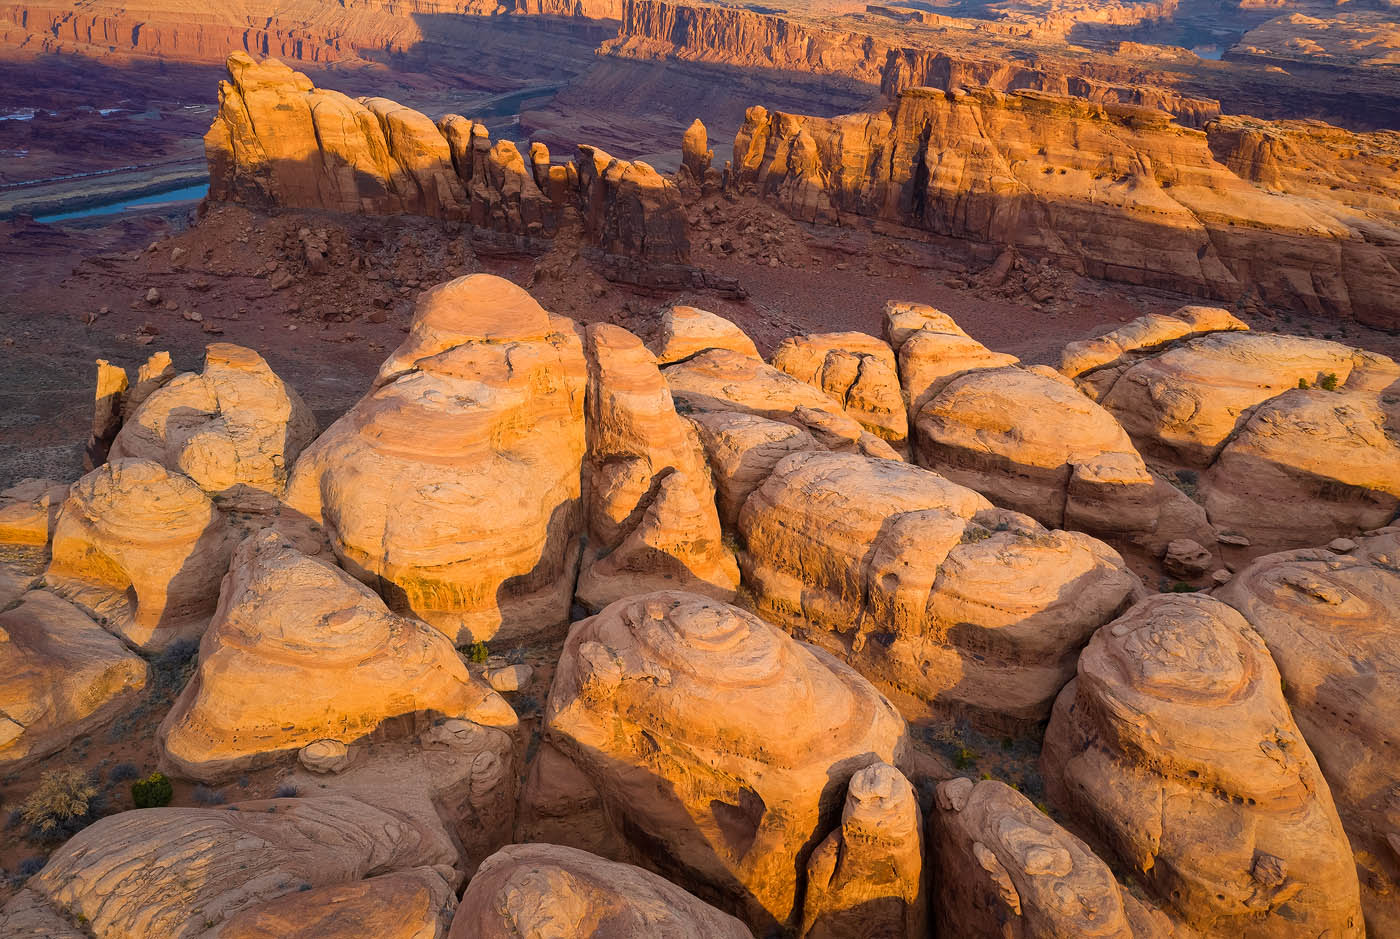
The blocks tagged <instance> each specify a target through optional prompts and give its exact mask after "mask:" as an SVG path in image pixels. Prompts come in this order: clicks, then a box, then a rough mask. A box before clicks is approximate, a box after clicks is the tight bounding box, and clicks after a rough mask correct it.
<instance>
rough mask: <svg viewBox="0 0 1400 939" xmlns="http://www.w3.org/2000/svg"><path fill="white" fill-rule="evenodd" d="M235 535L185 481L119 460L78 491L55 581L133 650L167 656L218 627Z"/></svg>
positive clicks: (67, 513)
mask: <svg viewBox="0 0 1400 939" xmlns="http://www.w3.org/2000/svg"><path fill="white" fill-rule="evenodd" d="M233 544H234V536H233V533H232V528H231V526H230V524H229V522H228V520H227V519H226V518H225V517H224V516H223V515H222V514H221V513H220V512H219V510H218V509H217V508H215V507H214V503H213V502H211V501H210V500H209V497H208V496H207V495H205V494H204V492H203V491H202V490H201V489H200V488H199V487H198V486H196V485H195V484H194V483H193V482H191V481H190V480H189V479H188V478H186V477H185V476H182V475H180V474H179V473H171V472H170V471H169V470H167V469H166V468H165V467H163V466H161V465H160V464H159V463H153V462H151V461H149V460H114V461H112V462H111V463H108V464H106V465H104V466H102V467H100V468H98V469H96V470H94V471H92V472H91V473H88V474H87V475H86V476H84V477H83V478H82V479H80V480H78V481H77V482H76V483H74V484H73V488H72V490H71V492H70V494H69V496H68V499H67V500H66V501H65V502H64V503H63V508H62V509H61V510H60V511H59V515H58V523H57V524H56V525H55V527H54V535H53V549H52V550H53V558H52V560H51V561H50V563H49V568H48V573H47V574H46V575H45V581H46V583H47V584H48V585H49V586H50V587H52V588H53V589H54V591H55V592H57V593H58V594H59V595H61V596H63V597H65V598H67V599H69V600H71V601H72V602H73V603H75V604H77V605H78V606H79V607H81V608H82V609H84V610H86V611H87V612H88V613H90V614H91V615H92V616H93V617H94V618H95V619H97V621H98V622H100V623H102V625H103V626H104V627H106V628H107V629H108V630H110V631H111V632H113V633H115V634H116V635H118V636H119V637H121V638H122V639H123V640H125V641H126V642H127V643H128V644H130V645H132V646H134V647H135V648H137V649H140V650H141V651H144V652H159V651H161V650H163V649H165V648H167V647H169V646H170V645H171V644H172V643H174V642H176V641H178V640H186V641H191V640H197V639H198V638H199V636H200V635H201V634H202V633H203V632H204V628H205V627H206V626H208V624H209V617H210V616H211V615H212V614H213V612H214V606H215V603H216V602H217V600H218V597H219V581H220V579H221V578H222V577H223V576H224V571H225V570H227V568H228V560H229V556H230V554H231V553H232V551H233Z"/></svg>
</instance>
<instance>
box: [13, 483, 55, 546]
mask: <svg viewBox="0 0 1400 939" xmlns="http://www.w3.org/2000/svg"><path fill="white" fill-rule="evenodd" d="M67 498H68V484H67V483H60V482H56V481H54V480H52V479H33V478H30V479H21V480H20V481H19V482H17V483H15V484H14V485H13V486H11V487H10V488H8V489H5V490H0V544H4V545H17V546H21V547H27V548H42V547H47V546H48V543H49V540H50V539H51V538H52V537H53V528H54V524H55V523H57V521H58V510H59V509H60V508H61V507H62V506H63V500H64V499H67Z"/></svg>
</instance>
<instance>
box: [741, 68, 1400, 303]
mask: <svg viewBox="0 0 1400 939" xmlns="http://www.w3.org/2000/svg"><path fill="white" fill-rule="evenodd" d="M1242 120H1250V119H1242ZM1257 123H1258V124H1259V125H1261V127H1262V128H1263V130H1262V132H1263V133H1265V134H1268V133H1271V132H1272V131H1271V126H1272V125H1270V124H1269V122H1257ZM1236 130H1237V129H1236V127H1235V124H1233V123H1227V124H1218V123H1210V124H1207V125H1206V132H1205V133H1204V134H1203V133H1201V132H1199V131H1195V130H1190V129H1188V128H1186V127H1183V126H1180V125H1178V124H1175V123H1173V122H1172V121H1171V119H1170V117H1169V116H1168V115H1166V114H1163V113H1162V112H1160V111H1157V110H1153V109H1147V108H1138V107H1131V106H1124V105H1113V106H1101V105H1096V104H1092V103H1089V102H1086V101H1083V100H1077V99H1075V98H1068V97H1057V96H1055V95H1049V94H1043V93H1039V92H1032V91H1017V92H1014V93H1011V94H1002V93H1000V92H997V91H992V90H989V89H985V88H982V89H975V90H967V89H957V90H950V91H947V92H943V91H936V90H933V89H929V88H912V89H907V90H905V91H902V92H901V93H900V94H899V97H898V99H897V101H896V103H895V104H894V105H893V106H892V107H891V109H890V110H888V111H884V112H878V113H874V114H851V115H844V116H841V117H833V118H819V117H805V116H801V115H793V114H784V113H778V112H775V113H769V112H768V111H766V110H765V109H763V108H761V107H754V108H750V109H749V111H748V114H747V117H746V119H745V122H744V125H743V126H742V127H741V128H740V130H739V132H738V134H737V135H736V137H735V139H734V177H735V181H736V183H737V185H738V186H740V187H741V188H743V189H752V190H754V191H756V192H757V193H759V194H760V195H763V196H766V197H768V198H771V199H773V200H774V201H776V202H777V203H778V204H779V205H780V206H781V207H782V208H783V209H785V210H786V211H787V212H789V213H790V214H792V215H793V216H795V217H797V218H800V219H803V220H807V221H814V222H825V223H838V222H839V221H840V220H841V219H842V218H843V217H846V216H852V215H856V216H871V217H875V218H879V219H884V220H888V221H894V222H900V223H903V224H905V225H909V226H911V227H913V228H919V229H925V230H928V231H932V232H935V233H937V234H940V235H951V236H954V237H959V238H966V239H970V240H972V241H976V242H983V243H992V244H1006V245H1012V246H1016V247H1018V248H1020V249H1024V250H1027V251H1030V252H1032V253H1036V254H1042V255H1045V256H1049V257H1052V258H1053V259H1054V260H1056V261H1057V262H1058V263H1060V264H1062V265H1064V266H1066V267H1069V268H1070V269H1072V270H1076V271H1080V272H1083V273H1085V274H1088V275H1089V276H1093V277H1100V278H1105V279H1108V280H1119V281H1126V282H1129V283H1135V284H1144V285H1149V286H1158V287H1163V288H1167V289H1172V290H1184V291H1187V292H1190V293H1192V294H1195V295H1198V296H1204V297H1213V298H1218V299H1222V300H1229V301H1234V300H1236V299H1239V298H1240V297H1242V296H1244V295H1246V294H1249V293H1256V294H1257V295H1258V296H1259V297H1260V298H1261V299H1262V300H1263V301H1264V302H1266V303H1269V304H1272V305H1276V306H1282V307H1286V308H1290V309H1296V310H1301V311H1306V312H1311V313H1319V314H1327V315H1330V316H1337V317H1344V318H1355V319H1358V320H1360V321H1362V322H1365V323H1368V324H1370V325H1374V326H1380V327H1383V328H1393V327H1395V326H1396V325H1400V306H1397V304H1396V301H1395V299H1394V298H1395V297H1396V296H1397V295H1400V263H1398V262H1400V255H1397V253H1396V252H1397V250H1400V249H1397V248H1396V247H1395V245H1396V244H1397V243H1400V241H1397V232H1400V203H1397V202H1396V201H1394V200H1386V199H1384V198H1382V199H1380V200H1368V199H1367V197H1366V196H1365V195H1364V194H1365V193H1367V192H1369V191H1370V190H1371V189H1373V188H1376V187H1377V186H1379V187H1381V188H1382V189H1383V188H1384V186H1385V185H1386V184H1385V183H1384V182H1382V180H1384V179H1386V178H1387V177H1388V176H1389V175H1391V174H1393V168H1392V167H1391V165H1390V164H1393V162H1394V159H1395V142H1394V140H1393V139H1392V138H1391V137H1390V136H1387V135H1385V134H1347V133H1345V132H1343V131H1339V130H1337V129H1336V128H1326V127H1325V125H1324V128H1319V129H1317V130H1315V131H1314V132H1313V133H1314V134H1315V135H1316V136H1317V137H1318V138H1319V139H1318V140H1316V141H1314V142H1313V144H1312V145H1311V146H1312V149H1313V150H1314V151H1317V150H1320V151H1324V152H1333V153H1336V154H1341V153H1348V152H1351V151H1356V152H1366V153H1370V154H1374V156H1372V157H1370V158H1368V159H1367V160H1366V161H1365V166H1364V167H1360V168H1358V169H1357V171H1356V172H1357V173H1358V174H1359V176H1360V177H1361V178H1364V179H1366V180H1374V184H1372V183H1369V182H1368V183H1363V184H1361V185H1357V184H1356V183H1355V182H1350V181H1346V180H1342V179H1340V178H1339V179H1338V183H1337V187H1336V188H1337V190H1338V191H1334V190H1332V189H1327V188H1324V187H1320V186H1316V185H1311V184H1310V185H1306V186H1305V185H1303V184H1301V183H1297V182H1295V180H1293V178H1292V177H1280V178H1279V179H1278V180H1277V181H1276V184H1275V185H1274V186H1272V187H1269V188H1266V187H1265V186H1264V185H1260V184H1258V183H1256V182H1255V181H1254V179H1253V178H1252V177H1251V176H1241V175H1238V174H1237V173H1236V172H1235V171H1234V170H1233V169H1232V168H1231V167H1232V166H1235V165H1240V163H1241V161H1240V160H1237V159H1235V158H1234V157H1233V156H1232V153H1233V152H1234V151H1235V149H1236V145H1237V143H1238V140H1239V139H1240V138H1239V134H1238V133H1237V132H1236ZM1289 132H1290V133H1296V134H1297V135H1298V136H1299V137H1306V136H1307V135H1308V131H1307V130H1305V129H1303V128H1300V127H1292V128H1290V131H1289ZM1222 135H1223V136H1222ZM1338 137H1342V138H1345V141H1344V142H1343V141H1341V140H1337V139H1335V138H1338ZM1323 138H1325V140H1324V139H1323ZM1217 151H1218V152H1219V155H1217ZM1368 187H1369V188H1368ZM1352 190H1354V191H1352ZM1353 203H1355V204H1353ZM1381 232H1384V233H1385V234H1383V235H1380V236H1379V237H1378V236H1377V233H1381Z"/></svg>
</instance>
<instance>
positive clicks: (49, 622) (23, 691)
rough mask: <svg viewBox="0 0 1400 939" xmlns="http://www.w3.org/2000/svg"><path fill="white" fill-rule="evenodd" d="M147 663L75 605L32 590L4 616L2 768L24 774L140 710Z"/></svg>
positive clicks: (0, 640) (0, 631)
mask: <svg viewBox="0 0 1400 939" xmlns="http://www.w3.org/2000/svg"><path fill="white" fill-rule="evenodd" d="M146 673H147V669H146V663H145V662H143V661H142V660H141V659H139V658H137V657H136V656H134V655H132V654H131V653H130V652H129V651H127V649H126V647H125V646H124V645H122V643H121V641H120V640H118V639H117V638H116V637H114V636H112V635H111V634H110V633H108V632H106V631H105V630H104V629H103V628H102V627H101V626H98V625H97V624H96V623H94V622H93V621H92V620H90V619H89V618H88V617H86V616H85V615H83V613H82V611H80V610H79V609H78V608H77V607H75V606H73V605H72V604H71V603H67V602H65V601H63V600H60V599H59V598H58V597H56V596H54V595H53V594H51V593H48V592H46V591H42V590H33V591H30V592H28V593H26V594H23V595H22V597H21V599H20V602H19V604H18V605H17V606H16V607H15V608H14V609H11V610H7V611H5V612H3V613H0V675H3V676H4V678H3V680H0V769H4V770H5V771H6V772H10V771H13V770H17V769H21V768H23V767H25V766H27V765H29V764H31V763H33V762H34V761H36V760H39V759H42V758H43V757H45V756H48V755H49V754H51V753H54V752H57V751H59V750H62V749H63V748H64V747H66V746H67V745H68V744H69V743H71V742H72V741H73V740H75V739H77V738H78V737H80V736H82V735H83V734H86V733H91V732H92V731H93V730H95V729H97V728H99V727H101V726H103V725H104V724H106V723H107V722H109V721H111V720H112V719H113V718H114V717H116V716H117V715H118V714H120V713H121V711H122V710H123V709H124V708H126V707H129V706H132V705H134V704H135V703H136V699H137V697H138V696H139V694H140V692H141V690H142V689H143V688H144V687H145V686H146Z"/></svg>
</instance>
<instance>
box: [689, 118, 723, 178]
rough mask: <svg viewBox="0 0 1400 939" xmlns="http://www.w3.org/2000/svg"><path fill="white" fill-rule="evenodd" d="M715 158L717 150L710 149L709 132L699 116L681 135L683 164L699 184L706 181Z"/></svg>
mask: <svg viewBox="0 0 1400 939" xmlns="http://www.w3.org/2000/svg"><path fill="white" fill-rule="evenodd" d="M714 158H715V152H714V151H713V150H711V149H710V137H709V134H708V133H707V132H706V130H705V125H704V124H702V123H701V122H700V118H698V117H697V118H696V119H695V120H693V121H691V122H690V126H689V127H687V128H686V129H685V134H684V135H682V137H681V166H682V167H684V169H685V171H686V172H688V173H689V174H690V178H691V179H692V180H693V181H694V182H695V183H696V184H697V185H699V184H702V183H704V182H705V176H706V174H708V173H709V172H710V161H711V160H713V159H714Z"/></svg>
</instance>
